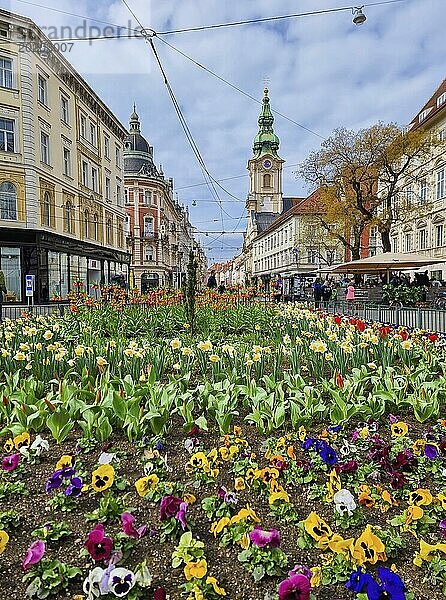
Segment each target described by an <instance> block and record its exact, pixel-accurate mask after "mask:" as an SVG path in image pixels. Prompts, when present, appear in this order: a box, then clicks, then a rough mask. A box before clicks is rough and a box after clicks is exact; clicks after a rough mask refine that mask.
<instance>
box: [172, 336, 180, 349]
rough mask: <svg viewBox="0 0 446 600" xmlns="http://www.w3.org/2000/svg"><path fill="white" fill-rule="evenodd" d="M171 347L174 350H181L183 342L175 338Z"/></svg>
mask: <svg viewBox="0 0 446 600" xmlns="http://www.w3.org/2000/svg"><path fill="white" fill-rule="evenodd" d="M170 347H171V348H172V350H179V349H180V348H181V340H179V339H178V338H174V339H173V340H171V342H170Z"/></svg>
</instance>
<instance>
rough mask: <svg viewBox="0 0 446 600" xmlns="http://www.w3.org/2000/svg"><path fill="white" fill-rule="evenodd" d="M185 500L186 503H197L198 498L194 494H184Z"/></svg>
mask: <svg viewBox="0 0 446 600" xmlns="http://www.w3.org/2000/svg"><path fill="white" fill-rule="evenodd" d="M183 500H184V502H186V504H195V502H196V501H197V498H196V497H195V496H194V495H193V494H184V496H183Z"/></svg>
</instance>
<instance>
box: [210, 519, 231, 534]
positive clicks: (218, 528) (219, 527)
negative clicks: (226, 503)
mask: <svg viewBox="0 0 446 600" xmlns="http://www.w3.org/2000/svg"><path fill="white" fill-rule="evenodd" d="M228 525H231V519H230V518H229V517H222V518H221V519H220V520H219V521H215V522H214V523H212V525H211V529H210V532H211V533H213V534H214V536H215V537H217V535H218V534H219V533H221V532H222V531H223V529H224V528H225V527H227V526H228Z"/></svg>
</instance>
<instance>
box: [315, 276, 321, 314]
mask: <svg viewBox="0 0 446 600" xmlns="http://www.w3.org/2000/svg"><path fill="white" fill-rule="evenodd" d="M322 296H323V285H322V281H321V280H320V278H319V277H316V279H315V280H314V283H313V297H314V306H315V308H320V305H321V300H322Z"/></svg>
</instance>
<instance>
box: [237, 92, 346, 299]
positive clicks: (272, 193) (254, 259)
mask: <svg viewBox="0 0 446 600" xmlns="http://www.w3.org/2000/svg"><path fill="white" fill-rule="evenodd" d="M273 124H274V117H273V114H272V112H271V107H270V99H269V96H268V90H267V89H265V91H264V97H263V103H262V109H261V112H260V116H259V119H258V125H259V131H258V133H257V135H256V137H255V138H254V144H253V156H252V157H251V158H250V160H249V161H248V171H249V176H250V178H249V180H250V184H249V193H248V198H247V201H246V210H247V213H248V217H247V229H246V233H245V239H244V247H243V252H242V254H241V256H239V257H237V260H236V264H237V269H236V270H237V276H234V279H235V278H236V279H237V281H238V282H240V281H241V280H242V279H244V281H245V282H246V283H249V282H251V281H252V282H254V283H259V282H260V281H261V282H262V283H263V284H264V285H265V286H268V285H269V281H270V280H271V278H274V277H276V276H277V275H279V274H280V275H281V276H282V277H283V279H284V284H285V292H287V290H288V289H291V288H292V286H293V279H294V278H295V277H305V276H313V277H314V276H315V274H316V273H317V271H318V270H319V269H321V268H324V267H326V266H327V265H329V266H331V265H333V264H335V263H336V262H340V261H342V260H343V259H344V252H343V250H342V248H340V246H339V244H338V243H334V242H333V241H332V240H330V239H329V237H328V235H327V233H326V231H325V230H324V229H323V228H322V227H321V226H320V222H318V216H319V215H321V213H322V206H321V203H320V202H319V201H318V198H317V192H314V193H313V194H311V195H310V196H309V197H308V198H290V197H284V195H283V189H282V168H283V163H284V162H285V161H284V160H283V159H282V158H281V157H280V156H279V153H278V152H279V145H280V141H279V138H278V136H277V135H276V134H275V132H274V129H273Z"/></svg>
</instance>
